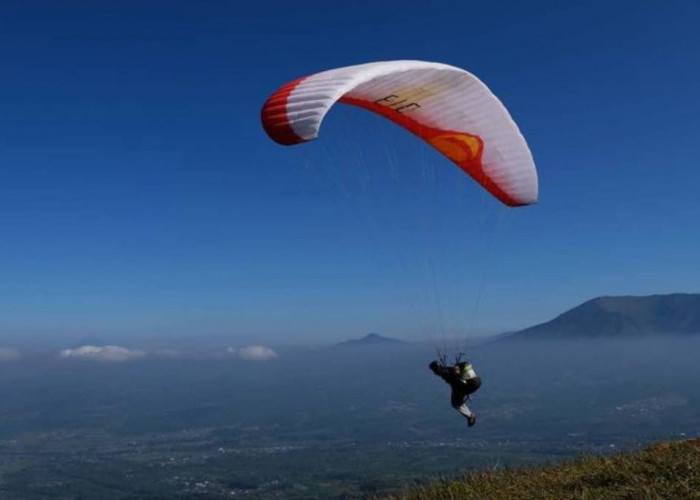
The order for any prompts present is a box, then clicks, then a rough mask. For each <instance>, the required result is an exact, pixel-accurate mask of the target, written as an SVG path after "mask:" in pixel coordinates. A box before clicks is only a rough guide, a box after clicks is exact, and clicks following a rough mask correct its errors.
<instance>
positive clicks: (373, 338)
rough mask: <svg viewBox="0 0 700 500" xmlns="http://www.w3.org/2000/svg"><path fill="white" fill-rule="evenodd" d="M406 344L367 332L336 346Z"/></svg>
mask: <svg viewBox="0 0 700 500" xmlns="http://www.w3.org/2000/svg"><path fill="white" fill-rule="evenodd" d="M401 344H406V342H404V341H403V340H398V339H392V338H389V337H382V336H381V335H378V334H376V333H369V334H367V335H365V336H364V337H362V338H360V339H351V340H346V341H345V342H340V343H338V344H336V345H338V346H385V345H401Z"/></svg>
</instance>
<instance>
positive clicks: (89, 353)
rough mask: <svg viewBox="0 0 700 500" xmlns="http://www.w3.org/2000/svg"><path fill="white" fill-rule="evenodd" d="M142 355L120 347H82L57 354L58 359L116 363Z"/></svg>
mask: <svg viewBox="0 0 700 500" xmlns="http://www.w3.org/2000/svg"><path fill="white" fill-rule="evenodd" d="M144 354H145V353H144V352H143V351H137V350H132V349H127V348H126V347H121V346H118V345H104V346H96V345H84V346H80V347H78V348H77V349H64V350H62V351H61V352H60V353H59V357H61V358H82V359H94V360H96V361H109V362H115V363H118V362H121V361H128V360H130V359H134V358H140V357H142V356H143V355H144Z"/></svg>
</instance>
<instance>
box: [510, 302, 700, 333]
mask: <svg viewBox="0 0 700 500" xmlns="http://www.w3.org/2000/svg"><path fill="white" fill-rule="evenodd" d="M695 334H697V335H700V294H697V293H672V294H666V295H646V296H633V295H623V296H609V295H606V296H601V297H595V298H593V299H590V300H587V301H586V302H583V303H582V304H580V305H578V306H576V307H574V308H572V309H569V310H568V311H566V312H564V313H562V314H560V315H559V316H557V317H556V318H554V319H552V320H551V321H547V322H545V323H541V324H539V325H535V326H531V327H529V328H525V329H524V330H520V331H517V332H512V333H508V334H505V335H503V336H502V337H501V338H502V339H518V340H531V339H532V340H540V339H542V340H543V339H570V338H606V337H607V338H620V337H635V336H650V335H695Z"/></svg>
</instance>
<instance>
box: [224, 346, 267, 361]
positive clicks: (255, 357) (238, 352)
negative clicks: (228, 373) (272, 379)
mask: <svg viewBox="0 0 700 500" xmlns="http://www.w3.org/2000/svg"><path fill="white" fill-rule="evenodd" d="M228 352H229V353H230V354H233V355H234V356H236V357H237V358H240V359H244V360H246V361H268V360H271V359H276V358H278V357H279V356H278V355H277V353H276V352H275V351H273V350H272V349H270V348H269V347H265V346H263V345H249V346H245V347H239V348H237V349H236V348H233V347H229V348H228Z"/></svg>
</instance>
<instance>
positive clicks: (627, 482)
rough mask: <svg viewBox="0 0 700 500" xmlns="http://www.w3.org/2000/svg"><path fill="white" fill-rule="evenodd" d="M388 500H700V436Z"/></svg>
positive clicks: (479, 477) (472, 478)
mask: <svg viewBox="0 0 700 500" xmlns="http://www.w3.org/2000/svg"><path fill="white" fill-rule="evenodd" d="M446 458H447V457H446ZM388 499H391V500H399V499H401V500H417V499H421V500H430V499H460V500H461V499H464V500H569V499H570V500H574V499H575V500H608V499H610V500H670V499H673V500H690V499H693V500H699V499H700V438H698V439H693V440H689V441H681V442H675V443H660V444H656V445H654V446H651V447H650V448H648V449H646V450H644V451H640V452H636V453H627V454H620V455H614V456H607V457H587V458H582V459H579V460H575V461H572V462H567V463H564V464H560V465H556V466H544V467H533V468H527V469H513V470H492V471H486V472H478V473H477V472H474V473H469V474H467V475H465V477H463V478H461V479H458V480H452V481H445V482H441V483H436V484H433V485H430V486H426V487H423V488H420V489H414V490H407V491H406V492H405V493H404V494H402V495H395V496H391V497H388Z"/></svg>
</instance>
